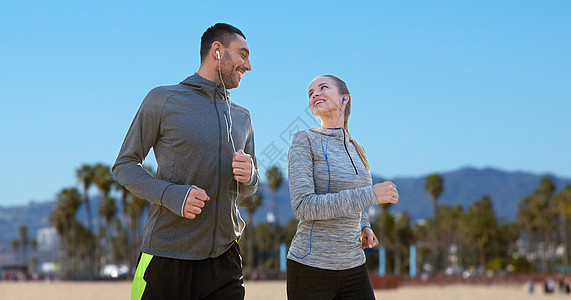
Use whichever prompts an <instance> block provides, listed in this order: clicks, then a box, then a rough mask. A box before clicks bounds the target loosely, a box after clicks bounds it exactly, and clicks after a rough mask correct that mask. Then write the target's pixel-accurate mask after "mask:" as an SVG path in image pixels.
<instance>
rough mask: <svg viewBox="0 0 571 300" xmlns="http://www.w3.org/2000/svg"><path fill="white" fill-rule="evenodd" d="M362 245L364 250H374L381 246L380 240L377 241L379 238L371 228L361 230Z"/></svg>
mask: <svg viewBox="0 0 571 300" xmlns="http://www.w3.org/2000/svg"><path fill="white" fill-rule="evenodd" d="M360 239H361V245H362V246H363V249H365V248H373V247H375V246H377V245H378V244H379V240H377V236H375V233H374V232H373V230H372V229H371V228H370V227H365V228H363V230H361V238H360Z"/></svg>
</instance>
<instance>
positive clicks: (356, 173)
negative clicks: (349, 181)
mask: <svg viewBox="0 0 571 300" xmlns="http://www.w3.org/2000/svg"><path fill="white" fill-rule="evenodd" d="M342 131H343V146H345V152H347V156H349V159H350V160H351V164H352V165H353V169H355V175H359V172H357V168H356V167H355V164H354V163H353V158H351V154H349V150H347V144H346V143H345V130H342Z"/></svg>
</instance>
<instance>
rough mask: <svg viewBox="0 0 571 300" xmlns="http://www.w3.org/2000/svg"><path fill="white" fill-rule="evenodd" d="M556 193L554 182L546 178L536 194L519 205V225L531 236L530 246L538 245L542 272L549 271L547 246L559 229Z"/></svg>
mask: <svg viewBox="0 0 571 300" xmlns="http://www.w3.org/2000/svg"><path fill="white" fill-rule="evenodd" d="M554 191H555V184H554V183H553V181H552V180H551V179H550V178H549V177H544V178H542V179H541V181H540V183H539V185H538V187H537V188H536V189H535V191H534V193H533V194H532V195H528V196H525V197H524V198H523V199H522V201H521V202H520V204H519V211H518V219H517V223H518V225H520V226H521V227H522V228H524V229H525V230H526V232H527V233H528V234H529V237H530V245H536V249H535V250H536V251H537V252H539V258H540V259H541V264H542V271H547V256H546V253H547V249H548V245H547V244H548V243H550V242H552V239H553V235H554V233H555V232H556V228H557V224H556V222H555V221H556V217H555V214H554V213H553V209H552V203H551V202H552V196H553V192H554Z"/></svg>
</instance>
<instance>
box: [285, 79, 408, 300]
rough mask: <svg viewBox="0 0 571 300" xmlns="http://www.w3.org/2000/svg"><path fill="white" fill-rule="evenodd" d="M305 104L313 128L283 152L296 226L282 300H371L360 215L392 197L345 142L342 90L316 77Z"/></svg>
mask: <svg viewBox="0 0 571 300" xmlns="http://www.w3.org/2000/svg"><path fill="white" fill-rule="evenodd" d="M308 96H309V107H310V109H311V113H312V114H313V115H314V116H316V117H317V118H318V119H319V120H320V121H321V128H312V129H309V130H304V131H300V132H298V133H296V134H295V136H294V137H293V140H292V143H291V147H290V149H289V166H288V173H289V175H288V177H289V189H290V195H291V205H292V208H293V212H294V214H295V216H296V217H297V218H298V219H299V220H300V222H299V224H298V227H297V232H296V234H295V237H294V238H293V240H292V243H291V247H290V251H289V253H288V261H287V293H288V298H289V299H344V298H345V299H374V298H375V296H374V294H373V289H372V288H371V283H370V282H369V276H368V273H367V269H366V267H365V254H364V253H363V249H364V248H365V247H369V248H372V247H374V246H376V245H377V244H378V241H377V237H376V236H375V234H374V233H373V231H372V230H371V228H370V224H369V221H368V220H367V218H366V216H365V214H364V213H363V209H364V208H365V207H367V206H370V205H377V204H380V203H397V202H398V197H399V196H398V191H397V189H396V186H395V185H394V184H393V183H392V182H389V181H385V182H383V183H378V184H375V185H372V179H371V173H370V171H369V164H368V163H367V158H366V156H365V151H364V149H363V148H362V147H361V146H360V145H358V144H357V143H356V142H355V141H354V140H353V139H351V136H350V135H349V131H348V127H347V119H348V118H349V114H350V113H351V95H350V94H349V90H348V89H347V85H346V84H345V82H343V81H342V80H341V79H339V78H337V77H335V76H332V75H323V76H320V77H318V78H316V79H315V80H313V82H312V83H311V85H310V86H309V93H308ZM340 124H343V125H342V126H338V125H340Z"/></svg>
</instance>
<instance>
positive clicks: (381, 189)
mask: <svg viewBox="0 0 571 300" xmlns="http://www.w3.org/2000/svg"><path fill="white" fill-rule="evenodd" d="M373 191H374V192H375V196H377V202H378V203H379V204H382V203H397V202H399V192H398V191H397V186H396V185H395V184H394V183H392V182H390V181H384V182H381V183H377V184H375V185H373Z"/></svg>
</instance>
